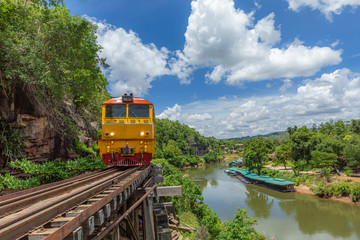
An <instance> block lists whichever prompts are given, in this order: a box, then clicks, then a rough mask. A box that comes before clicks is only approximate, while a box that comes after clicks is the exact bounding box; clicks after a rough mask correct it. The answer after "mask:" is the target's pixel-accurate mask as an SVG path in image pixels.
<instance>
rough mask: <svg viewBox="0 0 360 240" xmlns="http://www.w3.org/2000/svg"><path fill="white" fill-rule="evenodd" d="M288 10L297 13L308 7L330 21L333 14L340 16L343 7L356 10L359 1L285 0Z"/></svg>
mask: <svg viewBox="0 0 360 240" xmlns="http://www.w3.org/2000/svg"><path fill="white" fill-rule="evenodd" d="M287 1H288V3H289V8H290V9H291V10H294V11H297V12H298V11H299V10H300V8H302V7H310V8H311V9H312V10H319V11H320V12H322V13H323V14H324V15H325V16H326V18H327V19H328V20H329V21H332V16H333V14H336V15H340V14H341V13H342V11H343V10H344V8H345V7H347V6H349V7H352V8H357V7H358V6H360V0H287Z"/></svg>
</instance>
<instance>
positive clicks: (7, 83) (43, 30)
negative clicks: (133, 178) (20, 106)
mask: <svg viewBox="0 0 360 240" xmlns="http://www.w3.org/2000/svg"><path fill="white" fill-rule="evenodd" d="M95 33H96V26H94V25H93V24H92V23H91V22H90V21H87V20H85V19H84V18H82V17H80V16H73V15H71V14H70V10H69V9H67V8H66V7H65V6H64V4H63V1H62V0H30V1H27V0H3V1H1V3H0V86H1V87H2V88H3V89H4V92H7V91H8V92H12V93H15V94H16V95H24V98H23V99H26V100H28V99H30V100H31V101H30V102H31V104H30V103H29V104H30V105H31V107H34V108H36V109H31V108H30V109H31V110H28V111H30V112H31V113H32V112H36V113H40V114H41V115H46V116H47V117H48V118H49V119H51V121H52V125H53V126H54V128H56V129H57V131H59V132H60V133H61V134H62V135H63V136H64V138H65V139H68V140H70V141H71V145H72V148H73V149H74V150H75V151H76V152H77V153H93V150H92V149H91V148H88V147H86V146H83V145H82V142H81V135H80V134H79V132H80V131H78V128H79V126H78V121H79V119H85V120H87V121H88V122H98V123H99V121H100V119H99V116H100V115H101V103H102V102H103V101H104V100H105V99H108V98H109V97H110V96H109V94H108V92H107V90H106V88H105V86H106V85H107V80H106V78H105V77H104V76H103V74H102V73H101V68H107V67H108V65H107V64H106V63H105V59H101V58H100V57H99V56H98V51H99V50H100V49H101V47H100V46H99V45H98V44H97V42H96V35H95ZM79 86H81V87H79ZM69 115H70V117H67V116H69ZM69 118H71V119H69ZM9 121H14V119H9ZM0 124H1V127H2V128H1V129H4V130H2V131H3V132H2V135H1V139H0V150H1V156H0V157H1V158H2V160H3V162H4V163H5V164H6V163H7V162H8V161H9V160H10V161H12V160H14V159H16V158H19V157H21V154H20V150H19V149H21V143H23V142H24V141H23V139H22V138H21V137H20V130H18V129H16V128H14V127H13V126H12V125H11V124H10V125H9V124H8V123H6V124H8V125H7V126H5V127H4V121H3V120H2V121H1V123H0ZM99 126H100V124H99ZM83 128H84V127H83ZM96 130H97V129H92V128H88V129H87V131H89V134H90V135H91V137H93V139H96V136H95V135H96ZM4 131H6V132H5V134H4ZM4 136H5V137H4Z"/></svg>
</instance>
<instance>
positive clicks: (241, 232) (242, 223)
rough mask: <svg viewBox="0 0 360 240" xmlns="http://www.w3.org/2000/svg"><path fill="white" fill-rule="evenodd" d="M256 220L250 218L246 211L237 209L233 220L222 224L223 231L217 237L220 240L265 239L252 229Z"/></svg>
mask: <svg viewBox="0 0 360 240" xmlns="http://www.w3.org/2000/svg"><path fill="white" fill-rule="evenodd" d="M255 223H256V220H255V219H253V218H250V217H249V216H248V215H247V213H246V209H240V208H238V210H237V212H236V213H235V216H234V217H233V219H232V220H231V221H229V222H226V223H225V224H224V231H222V232H221V233H220V235H219V238H218V239H220V240H233V239H244V240H245V239H248V240H254V239H265V237H264V236H263V235H261V234H259V233H258V232H257V231H256V229H255V228H254V226H253V225H254V224H255Z"/></svg>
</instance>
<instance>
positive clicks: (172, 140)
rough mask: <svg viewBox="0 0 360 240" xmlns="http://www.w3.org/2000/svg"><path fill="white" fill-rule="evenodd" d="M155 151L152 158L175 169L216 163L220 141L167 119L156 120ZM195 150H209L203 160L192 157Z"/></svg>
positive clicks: (195, 156)
mask: <svg viewBox="0 0 360 240" xmlns="http://www.w3.org/2000/svg"><path fill="white" fill-rule="evenodd" d="M156 141H157V143H156V149H155V156H154V158H165V159H166V160H167V161H168V162H169V163H170V164H172V165H174V166H175V167H182V166H185V165H190V166H194V165H197V164H199V163H203V162H211V161H216V160H217V159H218V158H219V154H220V152H219V151H218V149H219V147H220V145H221V144H222V141H220V140H215V139H214V138H210V137H203V136H201V135H200V134H199V133H198V132H196V131H195V130H194V129H192V128H190V127H189V126H187V125H183V124H180V123H179V122H173V121H170V120H168V119H156ZM197 150H211V151H210V152H209V153H208V154H205V155H204V156H203V158H201V157H199V156H197V155H193V154H194V153H195V151H197Z"/></svg>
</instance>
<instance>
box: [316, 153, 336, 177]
mask: <svg viewBox="0 0 360 240" xmlns="http://www.w3.org/2000/svg"><path fill="white" fill-rule="evenodd" d="M311 154H312V156H313V160H312V166H313V167H315V168H321V169H322V172H323V175H324V176H325V178H326V180H327V181H330V171H331V170H332V169H334V167H335V164H336V161H337V156H336V154H335V153H327V152H321V151H318V150H315V151H312V153H311Z"/></svg>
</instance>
